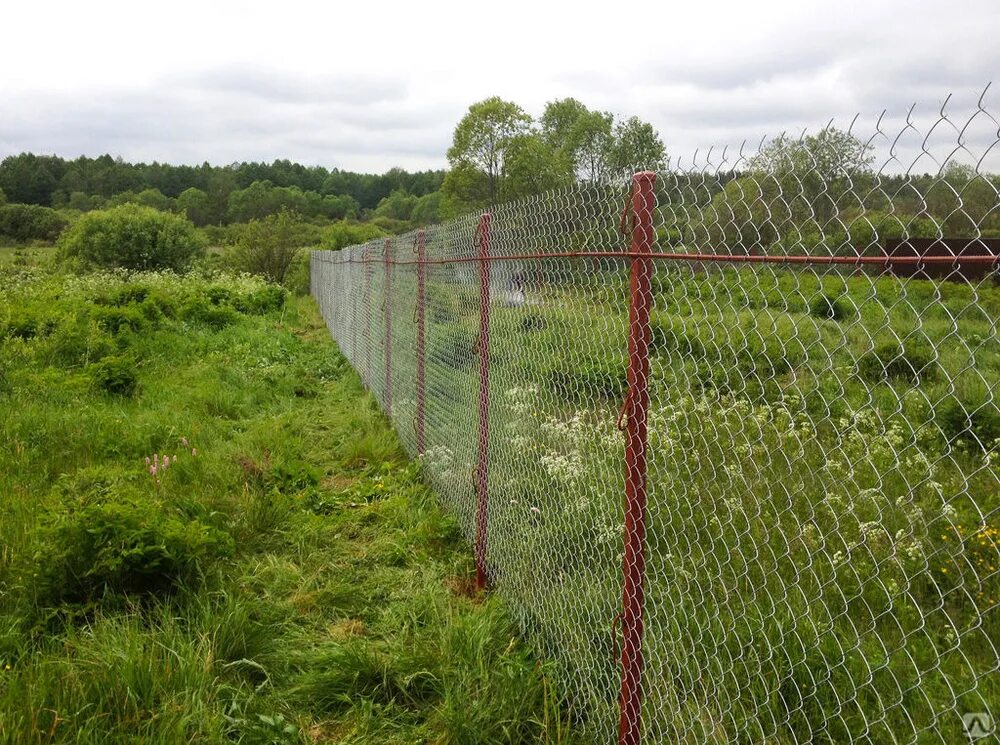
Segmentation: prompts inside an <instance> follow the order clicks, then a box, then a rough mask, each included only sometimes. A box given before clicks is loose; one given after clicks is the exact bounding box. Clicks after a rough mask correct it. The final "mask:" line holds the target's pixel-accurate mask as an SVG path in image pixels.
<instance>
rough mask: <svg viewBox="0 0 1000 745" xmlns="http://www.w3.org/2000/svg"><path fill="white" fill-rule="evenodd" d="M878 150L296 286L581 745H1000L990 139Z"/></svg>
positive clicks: (924, 135) (482, 230)
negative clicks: (552, 690) (988, 744)
mask: <svg viewBox="0 0 1000 745" xmlns="http://www.w3.org/2000/svg"><path fill="white" fill-rule="evenodd" d="M887 126H888V125H887V123H886V120H885V119H883V120H880V121H879V122H878V124H877V125H876V127H875V129H874V132H873V134H872V135H871V136H870V137H868V136H861V135H859V133H858V127H857V125H856V124H855V125H854V127H853V128H852V129H851V130H850V131H848V132H845V131H840V130H837V129H834V128H832V127H828V128H827V129H825V130H822V131H821V132H819V133H818V134H817V135H815V136H803V137H798V138H778V139H776V140H774V141H772V142H770V143H766V144H763V145H761V146H760V147H758V148H755V149H754V150H753V152H752V153H748V152H747V150H746V149H744V150H741V151H740V152H739V155H738V156H737V157H732V156H731V155H730V154H729V153H728V152H726V151H723V152H721V153H719V154H717V155H715V156H713V155H712V154H709V156H708V157H706V158H702V159H700V160H698V161H695V162H694V164H693V165H691V166H690V167H688V166H684V165H676V166H674V167H672V168H671V169H669V170H668V171H666V172H662V173H656V174H654V173H639V174H637V176H636V177H635V180H634V182H633V184H632V185H631V187H629V188H626V186H625V185H619V186H617V187H612V186H598V185H587V184H582V185H580V186H578V187H576V188H574V189H571V190H566V191H561V192H558V193H549V194H545V195H543V196H539V197H537V198H532V199H527V200H525V201H521V202H517V203H512V204H504V205H500V206H498V207H496V208H495V209H493V210H491V211H490V213H489V214H488V215H483V216H479V215H476V216H472V217H468V218H464V219H460V220H456V221H454V222H451V223H448V224H446V225H441V226H435V227H430V228H428V229H426V230H421V231H417V232H414V233H410V234H407V235H403V236H398V237H394V238H391V239H380V240H377V241H373V242H371V243H368V244H365V245H362V246H355V247H352V248H347V249H344V250H341V251H336V252H325V251H317V252H314V253H313V255H312V291H313V295H314V296H315V298H316V299H317V300H318V302H319V304H320V307H321V308H322V312H323V315H324V317H325V318H326V321H327V323H328V324H329V328H330V331H331V333H332V334H333V336H334V338H335V339H336V341H337V342H338V344H339V345H340V348H341V349H342V351H343V352H344V353H345V354H346V356H347V357H348V358H349V359H350V361H351V363H352V364H353V365H354V367H355V368H356V369H357V370H359V371H360V372H361V374H362V376H363V378H364V381H365V384H366V385H367V387H368V388H370V389H371V391H372V392H373V393H374V395H375V396H376V397H377V398H378V400H379V401H380V402H381V403H382V405H383V407H384V409H385V411H386V413H387V414H388V415H389V416H390V417H391V419H392V422H393V424H394V425H395V427H396V429H397V431H398V432H399V434H400V436H401V437H402V439H403V441H404V443H405V444H406V447H407V448H408V449H409V451H410V452H411V453H413V454H414V455H415V456H419V457H420V458H421V459H422V460H423V462H424V465H425V471H426V474H427V477H428V478H429V479H430V481H431V482H432V484H433V486H434V487H435V489H436V491H437V493H438V494H439V495H440V497H441V499H442V500H443V502H444V503H445V504H446V506H447V507H448V508H449V509H450V510H451V511H452V512H453V513H454V514H455V515H456V516H457V518H458V520H459V522H460V524H461V526H462V528H463V530H464V532H465V534H466V535H467V536H468V538H469V540H470V543H472V544H473V545H474V546H475V551H476V557H477V565H478V566H479V568H480V571H481V578H482V579H483V580H484V581H486V582H488V583H489V585H490V586H491V587H492V588H494V589H495V591H496V592H498V593H500V594H501V595H502V596H503V597H504V598H505V600H506V603H507V605H508V607H509V608H510V610H511V613H512V614H513V615H514V616H515V617H516V620H517V622H518V623H519V625H520V627H521V628H522V629H523V631H524V634H525V636H526V638H528V639H530V640H531V642H532V643H533V644H534V645H535V646H536V648H537V650H538V652H539V654H540V655H541V656H542V657H543V658H544V659H546V660H547V661H548V662H549V664H550V665H551V670H552V674H553V676H554V678H555V679H556V682H557V685H558V687H559V690H560V691H561V692H562V694H563V697H564V701H565V705H566V707H567V708H568V709H569V711H570V714H571V716H572V718H573V721H574V723H575V728H576V729H577V730H578V731H580V732H581V733H583V734H584V735H585V736H587V737H589V738H590V739H592V740H593V741H595V742H611V741H614V740H615V739H616V738H618V739H620V740H621V741H622V742H638V741H639V738H640V736H641V737H642V739H643V740H644V741H646V742H684V743H703V742H720V743H721V742H732V741H741V742H770V743H806V742H842V741H870V742H949V743H955V742H961V741H964V740H965V738H966V737H974V736H987V734H988V733H989V732H991V731H992V728H993V724H992V720H991V714H992V716H1000V676H998V674H997V672H998V665H1000V657H998V653H997V643H998V640H1000V623H998V621H1000V612H998V610H997V603H998V602H1000V579H998V577H1000V575H998V566H1000V518H998V514H997V509H998V505H1000V407H998V404H1000V402H998V394H1000V384H998V380H1000V378H998V371H1000V335H998V331H997V324H998V319H1000V287H998V286H997V284H996V273H995V272H996V268H997V260H996V258H995V257H996V255H997V254H1000V249H998V246H1000V242H994V240H993V239H991V236H993V237H994V238H1000V209H998V208H1000V196H998V187H1000V179H998V178H997V177H996V176H993V175H991V174H990V173H988V172H987V165H988V163H989V160H988V158H989V157H992V155H991V154H992V153H993V149H994V148H995V147H996V146H997V145H998V144H1000V136H998V129H1000V127H998V124H997V120H996V119H994V118H993V117H992V116H991V115H990V114H989V112H988V110H987V108H986V106H985V104H984V103H982V101H981V102H980V105H979V106H978V107H976V108H975V109H974V110H973V111H972V112H971V115H970V116H967V117H966V116H963V117H962V118H961V119H959V118H957V117H955V116H952V115H950V114H949V113H948V111H947V110H943V111H942V113H941V114H940V116H938V117H936V118H935V119H934V120H933V121H929V122H927V123H926V125H923V126H921V125H920V124H919V122H918V121H917V119H916V118H915V115H912V114H911V115H908V117H907V119H906V121H905V122H901V123H900V125H899V127H898V128H896V130H893V131H891V132H890V131H888V129H887ZM984 157H985V158H986V159H984ZM623 206H624V207H625V209H624V212H623ZM640 706H641V709H640ZM994 736H995V735H994Z"/></svg>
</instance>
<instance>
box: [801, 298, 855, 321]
mask: <svg viewBox="0 0 1000 745" xmlns="http://www.w3.org/2000/svg"><path fill="white" fill-rule="evenodd" d="M809 315H811V316H814V317H816V318H822V319H823V320H825V321H843V320H844V319H845V318H848V317H849V316H850V315H851V308H850V306H849V305H848V303H847V301H846V300H845V299H844V298H840V297H834V296H833V295H827V294H825V293H824V294H822V295H817V296H816V297H814V298H813V299H812V302H810V303H809Z"/></svg>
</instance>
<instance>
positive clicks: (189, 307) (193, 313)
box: [180, 297, 237, 331]
mask: <svg viewBox="0 0 1000 745" xmlns="http://www.w3.org/2000/svg"><path fill="white" fill-rule="evenodd" d="M180 317H181V318H182V319H183V320H185V321H187V322H188V323H194V324H198V325H200V326H205V327H206V328H210V329H212V330H213V331H219V330H221V329H224V328H225V327H226V326H229V325H231V324H233V323H235V322H236V319H237V313H236V311H235V310H233V309H232V308H231V307H229V306H228V305H220V304H218V303H214V302H212V301H211V299H209V298H207V297H192V298H190V299H189V300H188V301H187V302H185V303H184V305H182V306H181V308H180Z"/></svg>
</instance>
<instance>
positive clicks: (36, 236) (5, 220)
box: [0, 204, 66, 243]
mask: <svg viewBox="0 0 1000 745" xmlns="http://www.w3.org/2000/svg"><path fill="white" fill-rule="evenodd" d="M65 227H66V220H65V219H64V218H63V217H62V216H61V215H60V214H59V213H58V212H56V211H55V210H53V209H50V208H48V207H39V206H37V205H33V204H7V205H0V238H5V239H7V240H11V241H17V242H22V243H23V242H28V241H54V240H56V238H58V237H59V234H60V233H62V231H63V230H64V229H65Z"/></svg>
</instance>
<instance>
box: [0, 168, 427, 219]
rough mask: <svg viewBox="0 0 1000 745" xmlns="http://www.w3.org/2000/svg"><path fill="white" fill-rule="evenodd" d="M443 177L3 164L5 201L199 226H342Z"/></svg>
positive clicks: (419, 193) (396, 172) (0, 185)
mask: <svg viewBox="0 0 1000 745" xmlns="http://www.w3.org/2000/svg"><path fill="white" fill-rule="evenodd" d="M444 176H445V172H444V171H443V170H440V171H418V172H415V173H410V172H408V171H404V170H402V169H400V168H393V169H391V170H389V171H387V172H386V173H384V174H381V175H376V174H367V173H354V172H351V171H342V170H339V169H336V168H334V169H332V170H330V169H327V168H324V167H322V166H305V165H302V164H301V163H293V162H291V161H289V160H276V161H274V162H273V163H233V164H231V165H226V166H215V165H211V164H209V163H203V164H202V165H199V166H188V165H169V164H166V163H156V162H154V163H128V162H126V161H124V160H122V159H121V158H113V157H112V156H110V155H102V156H100V157H97V158H88V157H79V158H76V159H74V160H66V159H64V158H61V157H58V156H54V155H36V154H33V153H22V154H20V155H13V156H10V157H8V158H5V159H4V160H3V161H2V162H0V191H2V192H3V194H4V195H5V196H6V201H8V202H12V203H19V204H31V205H40V206H44V207H55V208H68V209H76V210H81V211H87V210H92V209H98V208H101V207H104V206H107V205H109V204H114V203H116V202H118V203H121V202H126V201H132V202H136V201H138V202H140V203H145V204H148V205H149V206H153V207H158V208H161V209H165V208H170V207H177V208H179V209H181V210H186V211H187V213H188V215H189V216H190V217H191V218H192V220H194V221H195V223H196V224H198V223H200V224H203V225H207V224H225V223H229V222H242V221H245V220H249V219H253V218H256V217H262V216H264V215H265V214H270V213H271V212H273V211H274V208H275V207H276V206H277V207H278V208H280V207H288V208H289V209H294V210H296V211H298V212H300V213H302V214H303V215H306V216H315V217H326V218H329V219H340V218H343V217H354V216H357V215H359V214H361V212H362V211H365V210H374V209H376V208H377V207H378V205H379V203H380V202H382V200H384V199H386V198H388V197H389V196H390V195H391V194H392V193H393V192H400V193H405V194H407V195H410V196H411V197H414V198H417V199H419V198H420V197H424V196H427V195H430V194H433V193H434V192H437V191H438V190H439V189H440V188H441V184H442V182H443V180H444Z"/></svg>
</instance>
